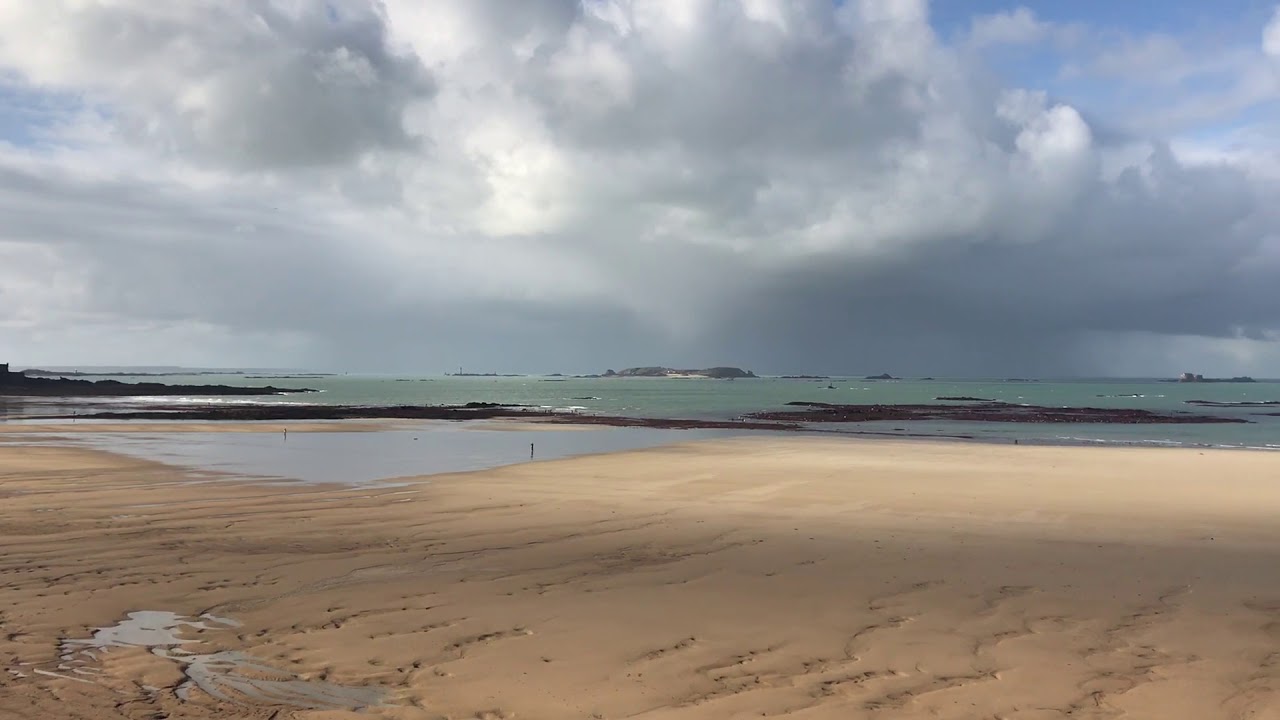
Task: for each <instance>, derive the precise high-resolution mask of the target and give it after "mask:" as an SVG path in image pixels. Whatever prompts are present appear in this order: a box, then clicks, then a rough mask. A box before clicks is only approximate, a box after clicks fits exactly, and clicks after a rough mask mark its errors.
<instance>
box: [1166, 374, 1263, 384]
mask: <svg viewBox="0 0 1280 720" xmlns="http://www.w3.org/2000/svg"><path fill="white" fill-rule="evenodd" d="M1164 382H1180V383H1251V382H1257V380H1254V379H1253V378H1251V377H1249V376H1248V375H1240V376H1238V377H1231V378H1207V377H1205V376H1203V375H1197V374H1196V373H1182V374H1181V375H1179V376H1178V379H1177V380H1165V381H1164Z"/></svg>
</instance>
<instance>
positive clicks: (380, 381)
mask: <svg viewBox="0 0 1280 720" xmlns="http://www.w3.org/2000/svg"><path fill="white" fill-rule="evenodd" d="M90 379H93V378H90ZM115 379H118V380H121V381H123V382H134V381H160V382H165V383H173V384H227V385H268V384H270V385H275V386H277V387H291V388H298V387H309V388H314V389H316V390H319V391H320V392H317V393H306V394H299V395H277V396H268V397H234V398H217V397H138V398H128V399H122V398H103V399H96V400H83V401H79V400H77V401H75V402H76V403H77V404H78V405H81V406H83V407H84V408H85V409H89V408H90V407H92V406H94V405H97V404H99V403H111V404H113V405H118V404H121V403H122V402H124V403H127V404H131V405H141V406H150V407H162V406H164V405H169V404H178V403H191V402H208V403H250V402H272V403H311V404H342V405H346V404H353V405H399V404H461V403H467V402H495V403H511V404H521V405H529V406H534V407H539V408H549V409H557V410H562V411H572V412H581V413H595V414H614V415H629V416H638V417H666V418H713V419H720V418H734V417H738V416H740V415H742V414H744V413H748V412H752V411H758V410H770V409H778V408H782V407H784V406H785V405H786V403H788V402H791V401H820V402H832V403H848V404H873V403H883V404H898V403H932V402H935V401H936V398H938V397H945V396H966V397H976V398H985V399H990V400H1000V401H1003V402H1009V403H1024V404H1030V405H1045V406H1072V407H1080V406H1089V407H1102V408H1133V409H1145V410H1155V411H1165V412H1170V411H1173V412H1195V413H1197V414H1219V415H1229V416H1233V417H1242V418H1245V419H1248V420H1249V421H1250V422H1249V423H1248V424H1186V425H1119V424H1116V425H1112V424H1105V425H1099V424H1079V425H1076V424H1025V423H973V422H956V421H939V422H932V421H930V422H920V421H914V422H910V423H904V422H886V423H875V422H868V423H854V424H848V425H841V426H840V427H839V428H836V427H832V426H823V427H825V428H826V429H840V430H842V431H852V432H863V433H869V434H876V435H881V434H882V435H888V436H918V435H926V436H937V437H967V438H972V439H979V440H989V441H994V442H1012V441H1013V440H1019V441H1024V442H1038V443H1069V444H1137V445H1155V446H1159V445H1174V446H1211V447H1249V448H1260V449H1280V417H1273V416H1268V415H1265V414H1263V413H1267V412H1277V413H1280V406H1273V407H1266V406H1237V407H1226V408H1205V407H1197V406H1194V405H1189V404H1187V401H1188V400H1208V401H1214V402H1221V403H1241V402H1259V401H1280V381H1259V382H1255V383H1174V382H1166V381H1161V380H1157V379H1151V378H1145V379H1144V378H1133V379H1077V380H1030V381H1010V380H994V379H936V380H930V379H915V380H864V379H861V378H831V379H821V380H802V379H783V378H759V379H740V380H735V381H725V380H709V379H665V378H662V379H660V378H556V377H539V376H527V377H457V376H425V377H415V376H411V375H395V376H392V375H355V374H343V375H331V376H323V377H307V378H282V377H279V376H267V377H264V376H261V375H258V376H252V375H192V376H165V377H159V378H157V377H118V378H115ZM829 386H831V387H829ZM64 402H65V401H64ZM43 407H44V403H43V402H42V401H39V400H31V401H23V400H20V399H16V398H9V399H8V400H7V402H6V403H5V408H4V409H0V413H5V414H7V416H8V417H14V416H17V415H23V414H38V413H40V412H41V411H42V408H43ZM64 407H65V406H64Z"/></svg>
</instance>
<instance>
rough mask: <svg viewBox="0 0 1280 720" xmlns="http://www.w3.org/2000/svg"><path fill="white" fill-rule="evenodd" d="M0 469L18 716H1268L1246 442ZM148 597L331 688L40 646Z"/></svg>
mask: <svg viewBox="0 0 1280 720" xmlns="http://www.w3.org/2000/svg"><path fill="white" fill-rule="evenodd" d="M0 468H3V470H2V471H0V494H3V495H4V496H5V499H6V503H5V504H4V506H3V508H0V528H3V530H4V532H5V534H6V540H7V542H8V545H9V548H10V552H9V553H7V554H6V555H5V556H4V557H3V558H0V571H2V572H0V582H2V583H3V587H4V590H5V595H6V598H7V599H9V600H10V603H11V604H10V606H9V607H6V608H5V609H4V610H3V613H2V615H0V622H3V625H4V630H5V633H4V634H3V635H0V664H5V666H6V669H9V670H16V671H17V673H20V674H22V675H24V676H25V677H18V676H17V675H15V674H13V673H9V672H5V673H0V718H4V720H9V719H10V718H19V717H21V718H26V717H39V716H58V717H70V718H90V717H92V718H117V717H118V718H126V717H127V718H135V717H150V716H153V715H154V714H156V713H168V714H170V715H172V716H174V717H191V718H200V717H220V716H226V715H234V716H238V717H263V718H267V717H272V716H273V713H276V712H277V711H279V713H280V714H279V715H278V716H277V717H295V718H299V719H307V718H314V719H315V720H319V719H320V718H325V719H326V720H336V719H337V718H348V717H349V718H357V717H385V718H423V719H426V718H433V719H434V718H440V717H487V718H513V717H514V718H546V719H548V720H550V719H552V718H563V717H592V716H597V717H646V718H675V719H677V720H679V719H685V718H687V719H690V720H709V719H711V718H722V717H738V716H743V717H746V716H748V715H757V716H758V714H759V713H760V712H767V713H770V714H789V716H794V717H798V718H890V717H892V718H924V717H943V718H957V719H958V718H970V717H1008V718H1041V717H1058V716H1061V715H1062V714H1064V713H1069V714H1072V715H1074V716H1080V717H1112V716H1119V715H1121V714H1124V713H1129V714H1131V715H1134V716H1140V717H1167V718H1197V719H1208V720H1212V719H1214V718H1234V717H1271V716H1272V714H1274V713H1277V712H1280V704H1277V703H1278V702H1280V663H1277V660H1280V658H1277V657H1276V654H1275V648H1276V643H1277V642H1280V635H1277V634H1276V633H1277V629H1278V628H1280V578H1278V577H1277V576H1276V575H1275V573H1274V567H1275V566H1276V562H1277V561H1278V560H1280V528H1277V527H1276V525H1275V523H1274V518H1275V517H1276V516H1277V514H1280V456H1273V455H1268V454H1265V453H1227V452H1223V451H1214V450H1200V451H1198V450H1187V449H1173V450H1147V449H1133V448H1123V449H1121V448H1106V449H1102V448H1080V447H1071V448H1051V447H1028V446H1023V447H1013V446H1004V447H999V446H992V445H969V444H962V443H930V442H923V441H918V440H912V441H901V442H879V441H869V440H864V441H862V442H857V443H851V442H848V441H847V440H844V439H830V438H822V437H813V436H807V435H806V436H800V435H789V436H771V437H753V438H744V439H732V440H717V441H709V442H700V443H686V444H679V445H674V446H667V447H662V448H655V449H648V450H641V451H631V452H624V453H615V454H608V455H591V456H584V457H578V458H573V459H568V460H554V461H544V462H533V463H524V464H521V465H516V466H509V467H504V468H499V469H496V470H486V471H480V472H472V473H465V474H459V475H435V476H431V477H430V478H419V479H407V480H405V481H403V482H401V483H399V484H398V485H397V486H396V487H395V488H373V489H370V488H351V487H344V486H335V485H320V486H300V485H297V484H294V485H287V486H282V485H269V484H261V483H254V482H249V481H243V480H236V479H226V480H221V481H219V482H213V483H210V482H201V483H193V482H188V481H187V476H186V473H184V472H183V471H181V470H179V469H175V468H172V467H168V466H164V465H160V464H157V463H152V462H147V461H141V460H133V459H127V458H122V457H120V456H116V455H112V454H109V453H103V452H98V451H92V450H84V449H77V448H61V447H49V446H45V447H24V446H17V445H10V444H8V443H6V444H3V445H0ZM1210 479H1213V481H1212V482H1210ZM147 610H150V611H167V612H172V613H177V614H178V615H181V616H185V617H189V618H194V617H197V616H200V615H202V614H206V613H207V614H210V615H212V616H214V617H216V618H224V619H227V620H228V621H234V622H237V623H241V625H240V626H239V627H235V628H231V626H230V625H227V626H222V625H219V624H218V623H216V622H214V621H212V620H207V621H204V624H205V625H207V626H208V629H205V630H199V631H193V630H188V631H185V632H187V633H188V635H186V636H185V637H187V638H188V639H197V640H199V641H200V643H199V644H189V645H185V646H184V647H185V648H186V649H187V650H188V651H192V652H194V653H196V654H197V655H199V654H200V653H205V652H212V651H217V652H227V653H245V654H246V655H247V656H248V657H251V658H252V659H254V660H255V661H256V662H258V663H260V664H262V665H263V666H264V667H270V668H273V669H274V670H273V672H274V673H275V674H274V675H272V676H271V677H272V678H274V681H281V682H283V681H285V680H287V681H288V682H296V683H301V684H299V685H295V686H291V687H294V688H295V689H296V688H303V687H304V686H305V687H308V688H314V687H322V688H323V689H324V690H325V692H326V693H328V694H324V695H322V697H324V698H327V700H326V702H328V701H333V702H332V703H330V704H329V705H328V706H326V707H325V708H324V709H322V710H305V709H298V708H290V707H288V706H287V705H282V704H280V702H279V701H280V698H279V697H278V696H273V697H275V700H274V701H273V702H274V704H273V703H272V702H265V703H264V702H262V701H260V700H254V699H253V698H250V697H246V696H245V695H244V694H243V693H239V692H235V691H232V692H230V694H229V695H228V697H229V698H231V699H230V700H217V699H215V698H213V697H211V696H209V695H208V694H207V693H206V692H205V691H204V690H202V689H200V688H199V687H196V688H194V689H193V690H192V691H191V692H190V693H189V695H188V697H189V700H188V701H184V700H182V699H180V698H179V697H177V696H176V695H175V694H174V692H173V689H174V688H175V687H179V686H181V685H182V684H183V683H184V682H187V681H189V680H190V678H189V676H187V675H184V674H183V669H182V668H183V666H182V665H180V664H178V663H176V662H174V661H173V660H171V659H165V658H164V657H157V656H156V655H155V654H153V653H151V652H148V651H147V650H145V649H143V648H139V647H112V648H109V649H108V650H106V651H105V652H102V653H100V654H99V656H98V657H97V658H95V659H93V660H88V659H86V660H85V663H84V665H83V669H84V670H85V671H86V672H90V671H92V672H91V673H90V674H89V675H84V676H79V675H70V676H69V677H50V676H46V675H39V674H36V673H35V672H34V671H35V670H45V671H47V672H53V673H54V674H62V675H68V673H67V671H60V670H58V668H57V664H58V662H59V660H58V652H59V651H58V644H59V642H60V641H61V640H63V639H66V638H71V639H74V638H83V637H88V634H89V632H90V629H91V628H106V627H112V626H114V625H115V624H117V623H120V622H121V621H122V620H123V619H125V618H126V617H127V614H128V613H130V612H138V611H147ZM22 663H32V664H30V665H24V664H22ZM220 672H221V671H220ZM226 672H228V673H230V674H231V675H232V676H235V673H236V671H235V670H234V669H233V670H227V671H226ZM215 675H216V673H215ZM86 678H87V679H88V680H89V682H83V681H82V680H84V679H86ZM218 678H222V676H216V677H214V679H213V680H209V679H208V678H206V680H208V681H209V682H215V681H217V680H218ZM223 679H225V678H223ZM233 679H234V677H233ZM315 683H321V684H325V683H327V685H315ZM213 687H215V689H216V687H217V685H216V684H215V685H214V686H213ZM272 687H274V686H272ZM146 688H153V689H152V690H147V689H146ZM333 688H347V689H352V688H354V689H364V690H369V689H373V690H377V691H378V692H379V693H380V695H379V696H380V697H381V698H382V699H381V700H380V702H383V703H385V704H378V705H376V706H373V707H369V708H367V709H363V710H361V711H359V712H357V711H355V710H352V709H351V708H343V707H338V706H336V705H334V704H333V703H338V704H341V702H345V701H344V700H343V698H347V697H349V696H348V695H344V694H342V693H340V692H339V691H338V690H335V689H333ZM360 697H364V696H360ZM1028 708H1038V710H1034V711H1032V710H1028ZM1037 713H1039V714H1037ZM1250 713H1252V714H1250Z"/></svg>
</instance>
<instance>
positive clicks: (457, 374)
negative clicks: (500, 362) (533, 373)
mask: <svg viewBox="0 0 1280 720" xmlns="http://www.w3.org/2000/svg"><path fill="white" fill-rule="evenodd" d="M445 377H524V375H521V374H519V373H496V372H491V373H473V372H456V373H445Z"/></svg>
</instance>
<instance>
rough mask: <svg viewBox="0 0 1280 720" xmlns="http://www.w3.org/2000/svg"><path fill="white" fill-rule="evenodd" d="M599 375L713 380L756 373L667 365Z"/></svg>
mask: <svg viewBox="0 0 1280 720" xmlns="http://www.w3.org/2000/svg"><path fill="white" fill-rule="evenodd" d="M600 377H658V378H712V379H715V380H734V379H737V378H754V377H756V374H755V373H753V372H751V371H750V370H743V369H742V368H736V367H713V368H703V369H701V370H677V369H675V368H669V367H658V366H654V367H634V368H626V369H624V370H618V371H616V372H615V371H613V370H606V371H605V373H604V375H601V376H600Z"/></svg>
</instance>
